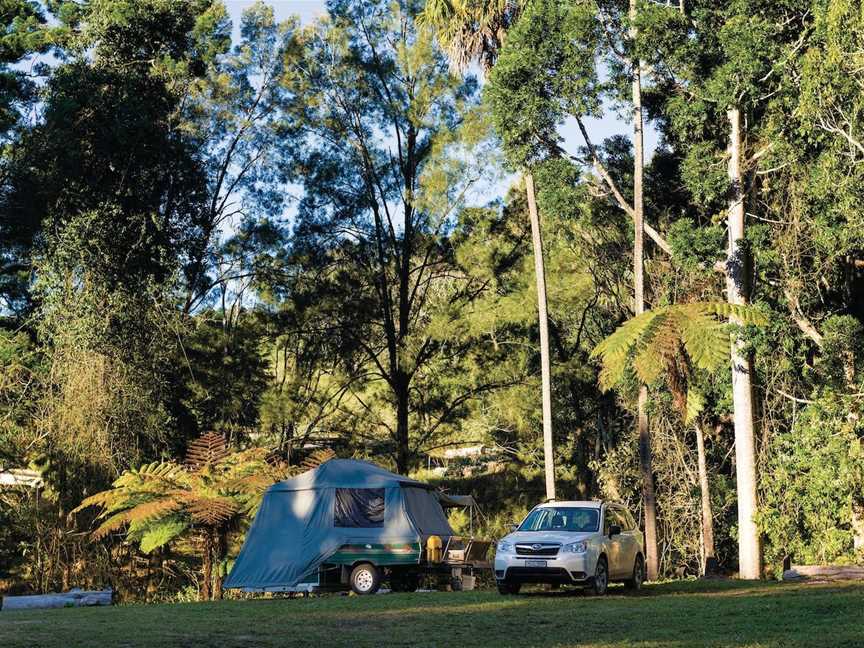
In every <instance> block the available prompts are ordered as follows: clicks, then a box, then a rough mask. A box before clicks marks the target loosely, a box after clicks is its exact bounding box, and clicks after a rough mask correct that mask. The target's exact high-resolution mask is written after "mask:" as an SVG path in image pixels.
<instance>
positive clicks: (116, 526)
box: [90, 511, 129, 540]
mask: <svg viewBox="0 0 864 648" xmlns="http://www.w3.org/2000/svg"><path fill="white" fill-rule="evenodd" d="M128 523H129V516H128V515H127V512H126V511H123V512H121V513H117V514H116V515H112V516H111V517H109V518H108V519H107V520H105V521H104V522H103V523H102V524H100V525H99V527H98V528H97V529H96V530H95V531H93V533H91V534H90V537H91V538H92V539H93V540H101V539H102V538H104V537H105V536H107V535H108V534H110V533H113V532H114V531H118V530H120V529H122V528H123V527H124V526H126V525H127V524H128Z"/></svg>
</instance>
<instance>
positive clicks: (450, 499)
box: [436, 493, 477, 508]
mask: <svg viewBox="0 0 864 648" xmlns="http://www.w3.org/2000/svg"><path fill="white" fill-rule="evenodd" d="M436 495H437V496H438V501H439V502H441V506H443V507H444V508H456V507H462V508H469V507H471V506H477V501H476V500H475V499H474V496H473V495H451V494H450V493H436Z"/></svg>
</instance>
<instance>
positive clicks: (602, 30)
mask: <svg viewBox="0 0 864 648" xmlns="http://www.w3.org/2000/svg"><path fill="white" fill-rule="evenodd" d="M626 9H627V7H624V6H621V3H614V2H613V3H595V2H576V1H574V2H566V3H558V2H545V1H541V2H534V3H531V4H530V5H529V6H528V7H526V9H525V11H524V12H523V14H522V16H521V18H520V20H519V21H518V22H517V24H516V25H515V27H514V28H513V29H512V30H511V33H510V38H509V39H508V42H507V44H506V46H505V47H504V49H503V51H502V53H501V55H500V57H499V61H498V65H497V66H496V68H495V70H493V72H492V75H491V79H490V87H489V90H488V95H489V97H490V102H491V104H492V106H493V114H494V117H495V120H496V125H497V126H498V128H499V131H500V132H501V133H502V139H503V140H504V144H505V148H507V150H508V154H509V156H510V157H511V161H512V162H514V163H522V164H524V163H526V161H529V160H530V161H532V163H536V162H537V161H539V160H542V159H544V158H550V157H556V156H560V155H563V154H564V152H563V150H562V149H561V145H560V136H559V135H558V130H557V129H558V127H559V126H560V125H561V124H562V123H563V122H564V121H565V119H566V118H568V117H571V118H573V119H574V120H575V121H576V123H577V124H578V126H579V129H580V131H581V133H582V135H583V138H584V140H585V144H586V152H587V161H588V164H589V165H590V166H592V167H593V168H594V170H595V172H596V174H597V181H598V183H599V187H597V192H598V193H600V194H603V195H605V196H607V197H608V198H609V200H610V202H612V204H615V205H617V206H618V207H619V208H620V209H622V210H623V211H624V212H625V213H626V214H627V215H628V216H629V217H630V218H631V219H632V220H633V225H634V241H635V245H634V248H633V276H634V309H635V311H636V312H638V313H641V312H642V310H643V309H644V279H643V276H644V273H643V263H642V257H643V251H642V233H643V231H644V232H646V233H647V234H648V235H649V236H650V237H651V238H652V239H653V240H654V241H655V242H656V243H657V244H658V245H659V246H660V247H661V248H662V249H663V250H664V251H668V250H669V246H668V244H667V243H666V241H665V239H664V238H663V237H662V236H661V235H660V234H659V233H658V232H657V231H656V230H655V229H654V228H653V227H651V226H649V225H647V224H645V223H644V208H643V203H644V201H643V194H644V187H643V175H644V154H643V152H642V124H643V116H642V109H641V98H640V97H641V80H640V76H639V71H640V66H639V63H638V60H637V61H636V62H635V63H634V62H633V61H632V60H631V58H632V52H633V51H635V50H634V48H633V44H632V42H631V41H632V40H633V38H634V37H635V33H634V31H633V30H631V31H630V32H628V31H627V26H628V16H627V12H626ZM630 9H631V16H630V17H629V22H631V23H634V24H635V21H634V20H633V18H634V17H635V16H634V14H633V12H635V7H634V6H631V7H630ZM601 64H602V65H606V66H607V67H608V69H609V70H610V71H611V72H612V75H611V77H612V78H611V80H608V81H607V80H603V79H602V78H601V77H602V76H603V75H601V73H600V67H601ZM624 80H627V81H629V82H630V83H629V86H630V88H631V91H632V95H631V97H630V98H629V100H630V101H632V106H631V107H632V111H631V112H632V116H633V121H634V142H635V152H634V153H635V155H634V157H633V162H632V165H633V173H632V178H633V188H632V192H631V191H630V190H628V189H627V188H624V189H622V188H621V185H620V183H621V178H620V177H619V178H615V177H614V176H613V174H612V173H610V169H609V165H608V163H607V162H605V161H604V160H603V158H602V151H601V149H600V148H599V147H597V146H596V145H595V144H594V143H593V141H592V139H591V137H590V134H589V132H588V129H587V127H586V125H585V120H586V118H588V117H597V116H600V114H601V112H602V108H603V104H604V101H605V100H606V99H612V100H613V101H617V102H619V103H620V102H622V101H627V99H625V98H624V97H623V96H622V94H621V93H620V90H619V86H620V85H621V84H622V83H623V82H624ZM616 91H617V92H616ZM580 162H581V160H580ZM646 402H647V391H644V390H643V391H642V393H641V394H640V396H639V399H638V405H637V424H638V427H639V431H640V449H641V457H642V479H643V486H644V498H643V499H644V510H645V520H646V541H647V542H646V544H647V547H648V551H647V558H648V560H647V564H648V573H649V576H650V577H652V578H653V577H655V576H656V574H657V565H658V553H657V549H656V547H657V541H656V524H655V519H656V512H655V508H656V504H655V502H654V495H653V491H654V489H653V471H652V469H651V456H650V438H649V434H648V421H647V416H646V415H645V406H646Z"/></svg>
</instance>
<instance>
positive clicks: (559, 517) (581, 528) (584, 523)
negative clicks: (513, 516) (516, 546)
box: [518, 506, 600, 533]
mask: <svg viewBox="0 0 864 648" xmlns="http://www.w3.org/2000/svg"><path fill="white" fill-rule="evenodd" d="M599 528H600V509H596V508H583V507H577V506H542V507H540V508H536V509H534V510H533V511H531V512H530V513H529V514H528V517H526V518H525V521H524V522H522V524H521V525H520V526H519V529H518V530H519V531H572V532H575V533H589V532H594V531H597V530H598V529H599Z"/></svg>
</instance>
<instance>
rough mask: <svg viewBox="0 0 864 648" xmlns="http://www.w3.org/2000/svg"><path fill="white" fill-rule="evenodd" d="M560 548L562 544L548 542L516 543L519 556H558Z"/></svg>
mask: <svg viewBox="0 0 864 648" xmlns="http://www.w3.org/2000/svg"><path fill="white" fill-rule="evenodd" d="M560 548H561V545H560V544H550V543H548V542H531V543H527V542H526V543H519V544H517V545H516V554H517V555H518V556H557V555H558V550H559V549H560Z"/></svg>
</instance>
